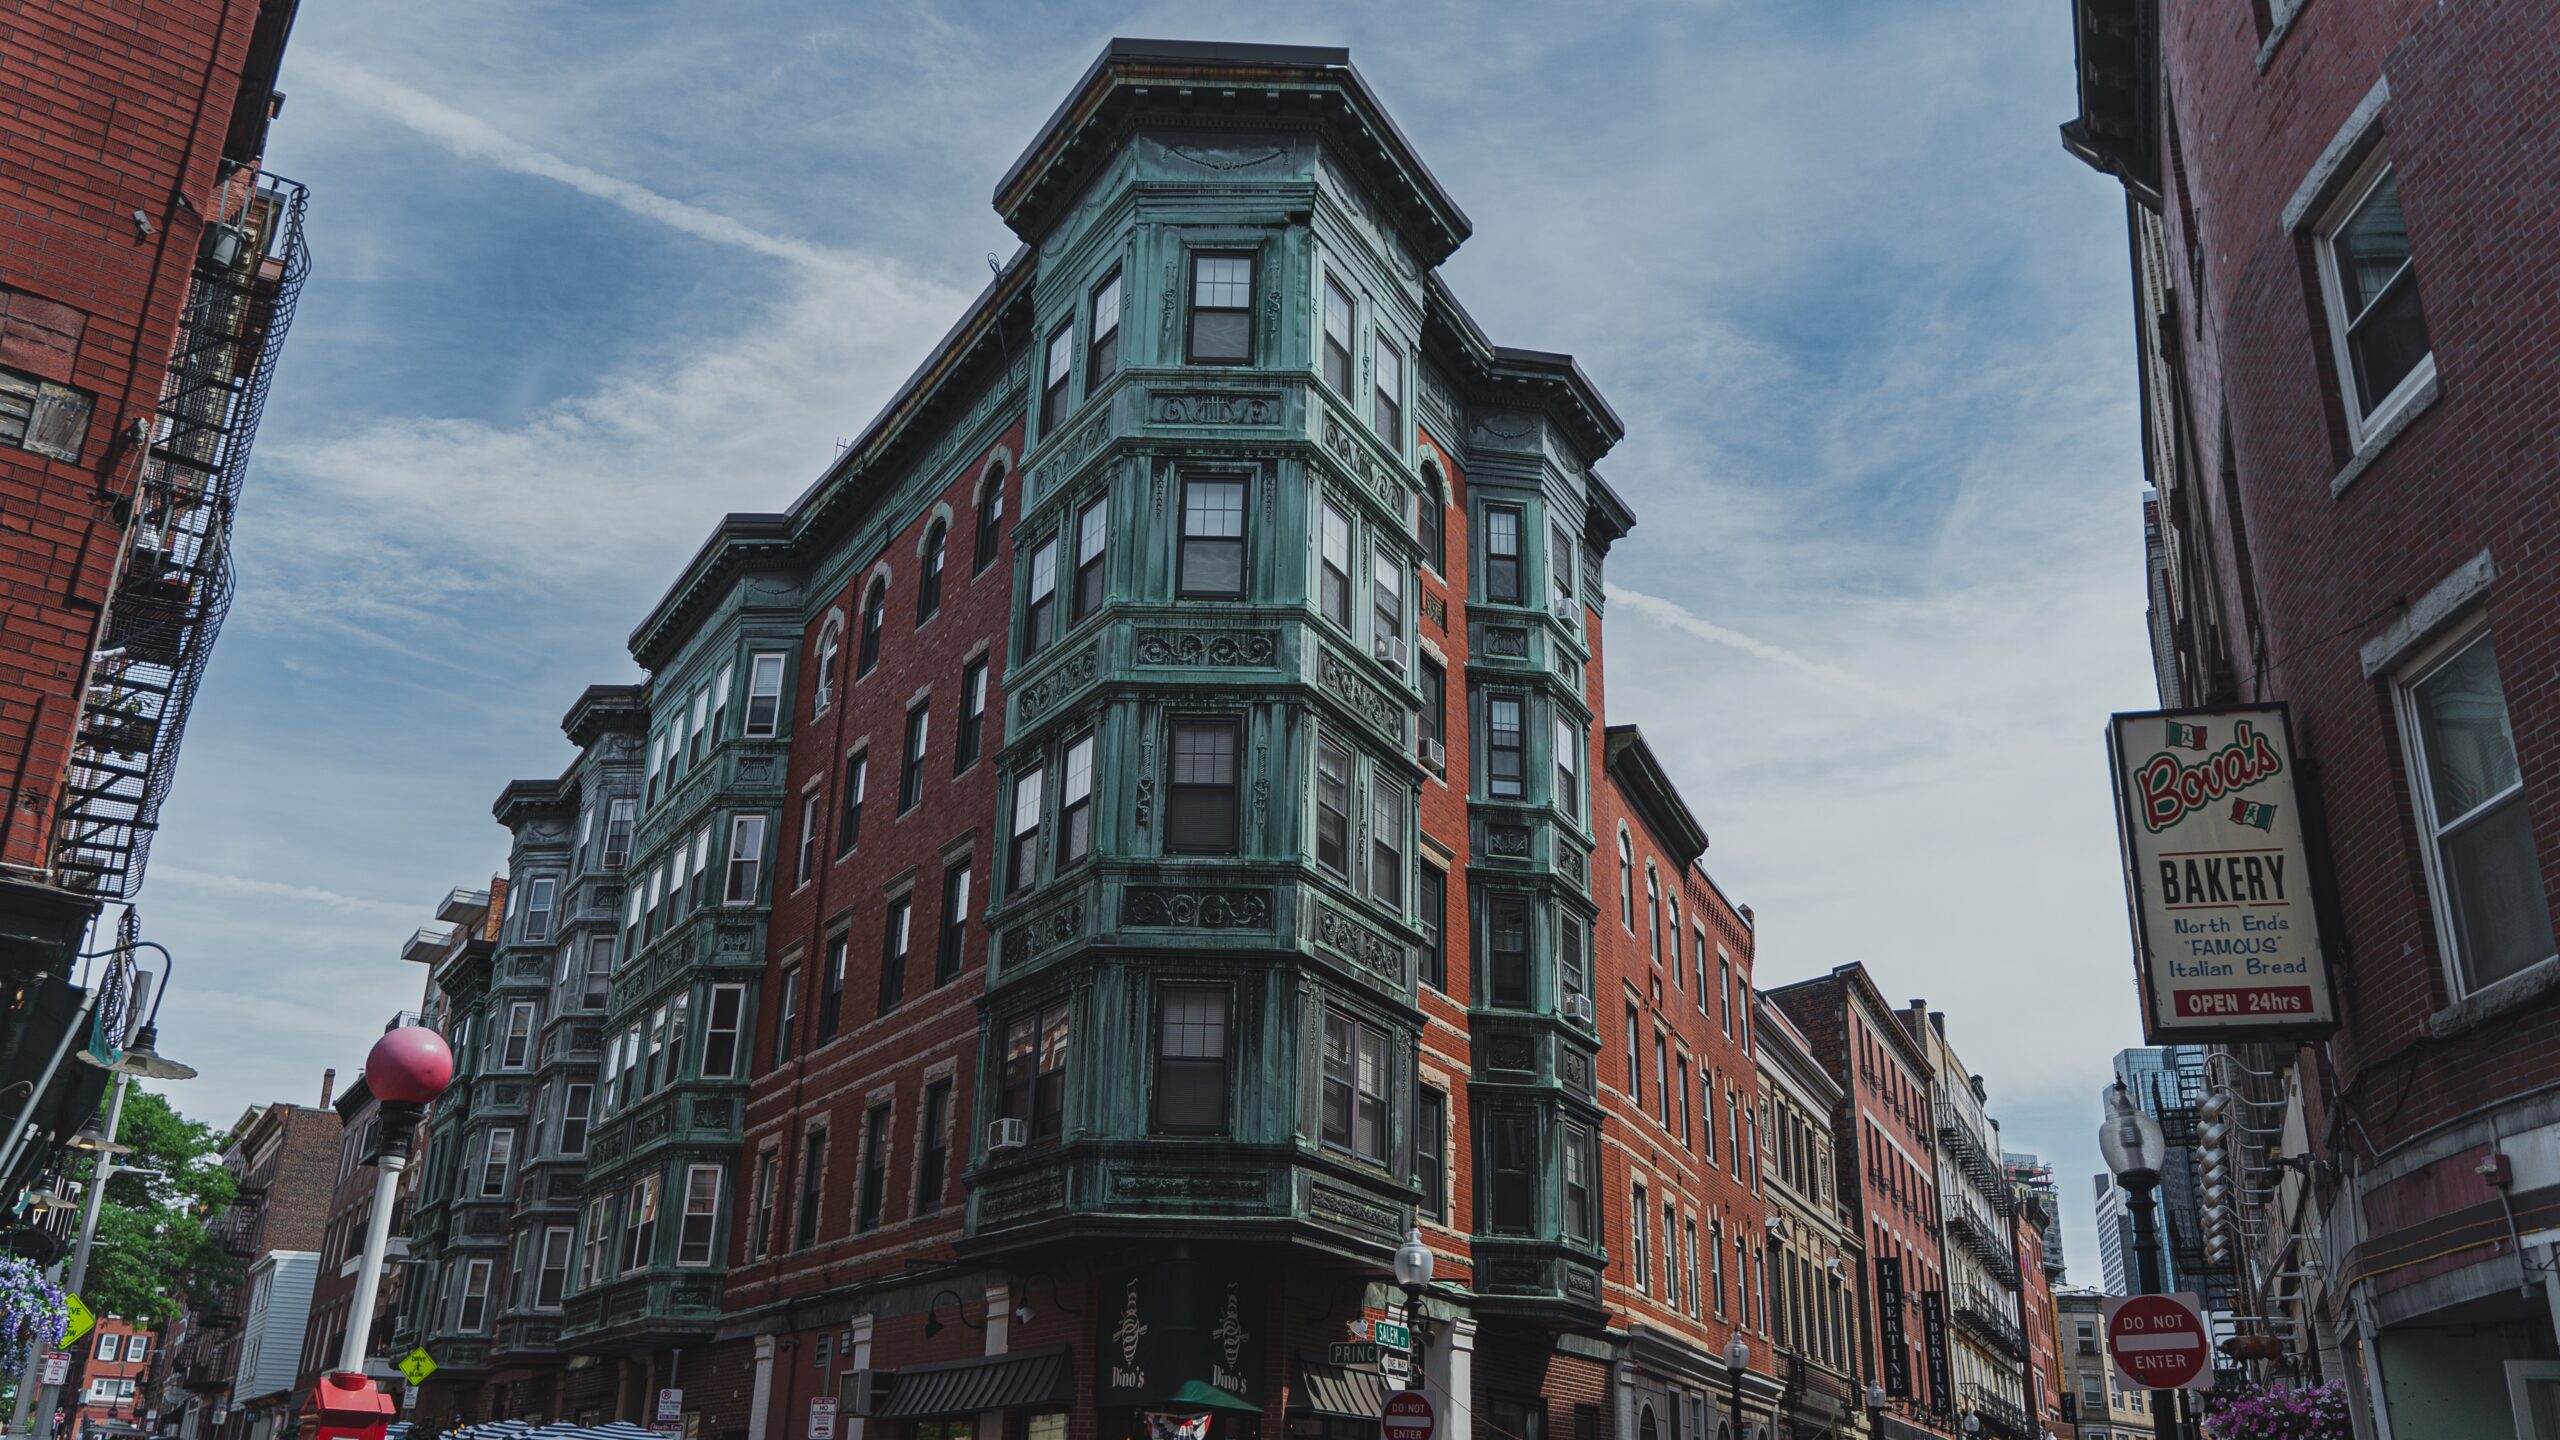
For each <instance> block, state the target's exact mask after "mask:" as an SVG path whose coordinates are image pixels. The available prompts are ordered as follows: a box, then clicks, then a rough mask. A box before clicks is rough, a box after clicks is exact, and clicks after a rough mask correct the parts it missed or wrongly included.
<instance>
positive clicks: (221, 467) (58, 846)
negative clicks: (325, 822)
mask: <svg viewBox="0 0 2560 1440" xmlns="http://www.w3.org/2000/svg"><path fill="white" fill-rule="evenodd" d="M307 200H308V195H307V193H306V192H305V191H304V189H303V188H302V187H301V186H300V185H297V184H295V183H294V182H292V181H290V180H285V179H281V178H279V177H276V176H273V175H265V174H261V173H259V172H258V171H255V170H245V169H243V170H234V171H231V172H230V173H229V174H227V175H225V176H224V177H223V179H222V181H221V183H220V185H219V186H218V187H217V190H216V194H215V201H216V203H215V205H214V206H213V207H212V211H213V215H214V218H213V220H212V221H211V222H210V223H208V224H207V225H206V227H205V231H204V241H203V245H202V247H201V249H200V251H199V253H198V256H197V259H196V266H195V272H194V275H193V278H192V280H191V282H190V284H189V286H188V289H187V299H186V308H185V310H184V312H183V313H182V314H181V315H180V317H179V322H178V333H177V336H176V339H175V340H174V341H173V343H172V345H171V347H170V357H169V370H168V374H167V376H166V377H165V378H164V379H163V381H162V384H161V389H160V403H159V409H158V412H157V415H156V416H155V418H154V421H153V424H152V427H151V438H150V443H149V447H148V449H147V450H146V451H145V453H144V456H143V464H142V475H141V479H140V483H139V485H138V486H137V487H136V492H135V496H134V510H133V517H132V521H131V523H132V527H133V532H132V538H131V544H130V547H129V549H128V551H127V554H126V558H125V562H124V566H123V569H122V571H121V573H120V574H119V576H118V578H117V583H116V587H115V590H114V593H113V594H112V595H110V596H109V597H108V601H107V617H106V628H105V632H104V634H105V639H104V641H103V643H102V645H101V648H100V649H99V650H98V652H97V654H96V655H95V656H94V657H93V658H92V661H91V664H90V678H89V688H88V692H87V694H85V695H84V696H82V699H81V713H80V731H79V736H78V738H77V740H76V742H75V745H74V750H73V756H72V762H71V767H70V773H69V775H68V777H67V778H66V780H65V782H64V785H63V794H62V799H61V805H60V809H59V814H58V817H57V820H56V825H55V830H54V855H53V869H54V876H55V879H56V881H57V882H58V883H60V884H62V885H63V886H65V887H66V888H69V889H74V890H80V891H85V892H87V893H90V894H93V895H97V896H100V897H102V898H108V899H128V898H131V896H132V895H133V894H134V892H135V891H136V890H138V889H139V888H140V887H141V884H142V871H143V865H144V863H145V862H146V861H147V860H148V859H149V857H150V850H151V834H152V832H153V830H154V829H155V828H157V826H158V824H159V814H160V805H161V802H162V801H163V800H165V799H166V798H167V797H168V793H169V784H170V780H171V778H172V776H173V775H174V773H175V771H176V768H177V758H178V743H179V740H180V738H181V736H182V734H183V732H184V730H185V728H186V720H187V711H188V709H189V707H190V706H191V705H192V704H193V703H194V700H195V694H196V689H197V687H198V685H200V684H201V683H202V681H203V678H204V669H205V664H206V661H207V660H208V659H209V658H210V656H211V653H212V649H213V642H214V637H215V636H216V634H217V633H219V631H220V630H221V628H222V620H223V616H224V615H225V613H227V612H228V610H229V608H230V603H231V585H232V564H231V518H232V514H233V512H234V511H235V510H236V509H237V507H238V505H239V499H240V488H241V482H242V480H243V478H244V477H245V475H246V472H247V469H248V460H249V448H250V443H251V441H252V440H253V439H254V437H255V436H256V433H257V428H258V418H259V415H260V413H261V412H262V411H263V410H264V409H265V406H266V398H267V387H268V385H269V384H270V383H271V382H272V381H273V379H274V376H275V363H276V355H277V352H278V351H279V349H280V348H281V345H282V341H283V339H284V333H285V329H286V327H287V326H288V325H289V324H290V323H291V321H292V319H293V307H294V301H295V300H296V298H297V297H298V296H299V294H300V292H301V288H302V279H303V276H304V274H305V273H306V272H307V271H308V270H309V268H310V250H309V248H308V246H306V245H305V243H304V241H303V235H302V214H303V208H304V205H305V204H306V202H307Z"/></svg>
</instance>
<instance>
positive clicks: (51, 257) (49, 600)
mask: <svg viewBox="0 0 2560 1440" xmlns="http://www.w3.org/2000/svg"><path fill="white" fill-rule="evenodd" d="M258 8H259V7H258V4H257V0H170V3H152V4H145V3H142V0H95V3H73V0H28V3H25V4H21V5H16V6H13V7H11V10H10V13H9V15H8V18H7V19H6V20H5V21H0V74H5V75H8V76H10V77H11V86H10V88H11V91H12V93H13V102H12V103H11V104H10V105H8V106H6V107H0V367H5V368H7V369H10V370H13V371H16V372H18V373H19V374H21V375H26V376H32V377H34V378H36V379H38V380H41V381H47V382H52V383H55V384H61V385H68V386H71V387H73V388H75V389H77V390H80V391H82V392H85V393H86V394H87V395H89V396H90V397H92V410H91V414H90V417H89V422H88V426H87V431H86V434H85V436H84V437H83V438H82V440H81V442H80V444H79V445H78V458H77V459H76V460H61V459H55V458H51V457H48V456H45V455H40V454H38V453H36V452H34V451H31V450H25V449H20V448H18V447H16V446H14V445H7V444H0V513H5V514H6V516H7V517H8V518H7V523H6V525H5V527H0V637H5V638H0V787H8V789H7V791H0V861H5V862H7V863H9V864H12V865H42V864H43V863H44V861H45V858H46V855H47V853H48V850H49V848H50V847H49V839H50V827H51V824H52V806H53V796H54V793H55V791H56V789H57V788H58V786H59V785H60V783H61V779H62V774H63V770H64V767H65V765H66V764H67V763H68V759H69V751H70V745H71V742H72V738H73V735H74V732H75V729H76V726H77V723H78V716H77V711H78V702H79V696H80V686H81V682H82V677H83V675H84V673H85V671H86V668H87V664H88V655H89V651H90V649H91V645H92V637H93V635H94V633H95V631H96V627H97V623H98V616H99V610H100V605H101V602H102V601H103V600H104V598H105V596H106V593H107V587H108V584H109V582H110V579H111V575H112V570H113V567H114V565H115V563H116V557H117V554H118V550H119V546H120V544H121V542H122V539H123V532H122V529H121V527H120V524H119V521H118V518H117V516H116V512H115V508H114V500H115V499H116V498H117V497H125V496H130V495H131V493H132V489H133V482H134V472H135V466H136V462H137V459H138V453H137V452H136V451H135V450H134V448H133V447H132V446H131V445H129V444H127V443H126V442H124V441H123V440H121V439H119V438H118V437H119V436H120V434H121V433H122V432H123V430H124V429H125V427H126V426H127V424H128V423H129V422H131V421H133V420H136V419H143V418H147V417H149V416H150V414H151V413H152V410H153V408H154V405H155V403H156V401H157V400H158V398H159V389H160V380H161V376H162V374H163V372H164V370H165V369H166V364H167V359H168V354H169V346H170V342H171V338H172V336H173V335H174V333H175V329H176V323H177V317H178V313H179V308H180V304H181V302H182V300H183V299H184V296H185V291H186V287H187V282H188V274H189V270H190V268H191V266H192V264H193V262H194V259H195V255H196V244H197V237H198V235H199V233H200V231H201V229H202V226H203V220H202V217H201V214H200V213H199V212H200V209H201V208H202V207H200V206H191V205H190V204H189V203H186V202H188V201H190V200H197V199H201V198H203V197H205V196H207V195H209V194H210V193H211V191H212V188H213V183H214V179H215V164H216V161H217V159H218V158H219V152H220V150H221V147H222V143H223V137H224V132H225V128H226V125H227V123H228V119H229V115H230V111H231V107H232V102H233V100H234V98H235V94H236V91H237V89H238V86H239V83H240V71H241V68H242V64H243V62H244V59H245V57H246V55H247V51H248V45H249V37H250V31H251V27H252V25H253V23H254V22H255V20H256V17H257V14H258ZM137 212H138V213H139V214H140V215H141V216H142V217H143V221H144V223H143V224H137V223H136V220H135V216H136V214H137ZM9 792H14V793H9Z"/></svg>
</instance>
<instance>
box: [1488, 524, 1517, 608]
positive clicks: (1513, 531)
mask: <svg viewBox="0 0 2560 1440" xmlns="http://www.w3.org/2000/svg"><path fill="white" fill-rule="evenodd" d="M1484 598H1485V599H1487V600H1489V601H1491V602H1493V603H1494V604H1497V605H1517V604H1519V603H1520V508H1519V507H1518V506H1516V505H1488V506H1486V507H1485V511H1484Z"/></svg>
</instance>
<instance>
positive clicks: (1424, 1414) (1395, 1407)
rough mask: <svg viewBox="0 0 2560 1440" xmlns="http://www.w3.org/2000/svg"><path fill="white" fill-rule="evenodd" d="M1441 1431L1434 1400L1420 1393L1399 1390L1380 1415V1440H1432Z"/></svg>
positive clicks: (1388, 1400)
mask: <svg viewBox="0 0 2560 1440" xmlns="http://www.w3.org/2000/svg"><path fill="white" fill-rule="evenodd" d="M1439 1427H1440V1415H1439V1412H1438V1411H1436V1410H1434V1409H1432V1408H1431V1397H1430V1396H1428V1395H1425V1394H1423V1393H1422V1392H1421V1391H1419V1390H1399V1391H1397V1392H1395V1393H1394V1394H1392V1395H1390V1396H1388V1397H1387V1403H1386V1404H1385V1405H1384V1406H1382V1407H1380V1409H1379V1411H1378V1437H1379V1440H1431V1433H1432V1432H1433V1431H1434V1430H1437V1429H1438V1428H1439Z"/></svg>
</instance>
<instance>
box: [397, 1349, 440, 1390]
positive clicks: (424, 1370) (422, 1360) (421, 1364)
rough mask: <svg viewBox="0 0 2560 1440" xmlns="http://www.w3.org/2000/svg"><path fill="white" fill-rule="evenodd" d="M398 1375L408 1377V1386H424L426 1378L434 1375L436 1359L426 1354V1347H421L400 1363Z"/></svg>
mask: <svg viewBox="0 0 2560 1440" xmlns="http://www.w3.org/2000/svg"><path fill="white" fill-rule="evenodd" d="M400 1373H401V1374H403V1375H406V1376H408V1377H409V1383H410V1384H412V1385H424V1384H426V1383H427V1377H428V1376H430V1375H433V1374H434V1373H436V1357H434V1356H433V1355H430V1354H428V1353H427V1347H426V1346H424V1345H421V1346H419V1347H418V1348H417V1349H415V1350H412V1351H410V1352H409V1354H408V1356H407V1358H405V1359H403V1360H402V1361H401V1362H400Z"/></svg>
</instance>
